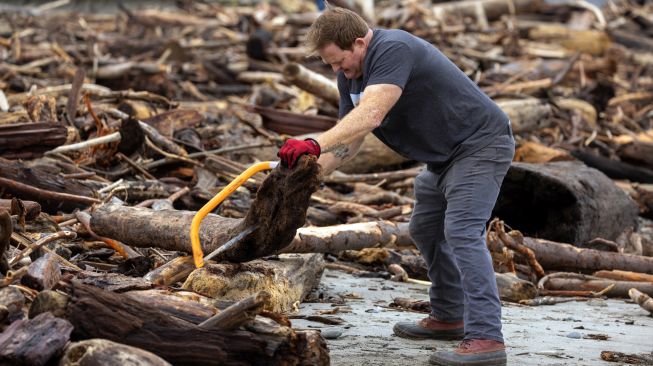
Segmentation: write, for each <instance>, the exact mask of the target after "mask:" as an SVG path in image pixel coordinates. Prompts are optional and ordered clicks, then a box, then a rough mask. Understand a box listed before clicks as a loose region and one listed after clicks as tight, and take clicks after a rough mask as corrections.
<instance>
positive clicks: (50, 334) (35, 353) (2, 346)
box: [0, 313, 73, 365]
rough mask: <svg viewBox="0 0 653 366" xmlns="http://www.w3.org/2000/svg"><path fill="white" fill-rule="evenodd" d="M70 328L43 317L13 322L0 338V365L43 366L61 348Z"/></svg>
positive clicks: (62, 321)
mask: <svg viewBox="0 0 653 366" xmlns="http://www.w3.org/2000/svg"><path fill="white" fill-rule="evenodd" d="M72 330H73V326H72V325H71V324H70V323H69V322H68V321H66V320H64V319H59V318H55V317H54V316H52V314H49V313H45V314H41V315H39V316H37V317H36V318H34V319H32V320H26V321H24V320H18V321H15V322H13V323H12V324H11V325H10V326H9V328H7V329H6V330H5V331H4V332H3V333H2V334H0V364H3V365H45V364H46V363H47V362H48V361H49V360H50V359H51V358H52V357H53V356H55V355H56V354H58V353H60V352H61V350H62V349H63V348H64V346H65V345H66V343H67V342H68V339H69V338H70V332H71V331H72Z"/></svg>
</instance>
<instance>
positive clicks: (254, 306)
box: [199, 291, 270, 330]
mask: <svg viewBox="0 0 653 366" xmlns="http://www.w3.org/2000/svg"><path fill="white" fill-rule="evenodd" d="M269 300H270V294H269V293H267V292H265V291H259V292H258V293H257V294H255V295H253V296H249V297H246V298H244V299H242V300H240V301H238V302H236V303H235V304H233V305H231V306H229V307H228V308H226V309H224V310H223V311H221V312H219V313H218V314H216V315H214V316H212V317H210V318H209V319H206V320H205V321H203V322H202V323H201V324H200V325H199V326H200V327H202V328H206V329H224V330H233V329H236V328H238V327H240V326H241V325H243V324H244V323H247V322H250V321H252V320H254V318H255V317H256V315H257V314H258V313H260V312H261V311H262V310H263V307H264V306H265V305H266V303H267V302H268V301H269Z"/></svg>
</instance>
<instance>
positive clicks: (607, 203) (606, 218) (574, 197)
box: [493, 161, 637, 245]
mask: <svg viewBox="0 0 653 366" xmlns="http://www.w3.org/2000/svg"><path fill="white" fill-rule="evenodd" d="M493 215H494V216H497V217H500V218H501V219H502V220H504V221H505V222H506V224H508V225H509V226H511V227H515V228H519V230H520V231H521V232H523V233H524V234H525V235H527V236H531V237H538V238H545V239H548V240H554V241H559V242H564V243H571V244H574V245H580V244H583V243H586V242H588V241H590V240H592V239H594V238H597V237H601V238H604V239H609V240H614V239H615V238H617V236H618V235H619V234H621V233H622V232H623V231H624V230H625V229H627V228H632V227H635V226H636V219H637V206H636V205H635V203H634V202H633V201H632V200H631V199H630V197H628V195H627V194H626V193H624V192H623V191H622V190H621V189H619V188H618V187H617V186H616V185H615V184H614V182H613V181H612V180H611V179H609V178H608V177H606V176H605V175H603V174H602V173H601V172H599V171H598V170H596V169H592V168H589V167H586V166H585V165H584V164H582V163H579V162H571V161H563V162H552V163H545V164H528V163H513V164H512V166H511V167H510V169H509V170H508V173H507V175H506V177H505V178H504V180H503V185H502V186H501V192H500V193H499V197H498V199H497V203H496V205H495V207H494V211H493Z"/></svg>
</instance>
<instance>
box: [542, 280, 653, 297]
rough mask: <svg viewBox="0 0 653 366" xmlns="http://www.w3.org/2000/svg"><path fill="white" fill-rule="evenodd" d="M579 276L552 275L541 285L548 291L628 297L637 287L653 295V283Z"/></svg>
mask: <svg viewBox="0 0 653 366" xmlns="http://www.w3.org/2000/svg"><path fill="white" fill-rule="evenodd" d="M574 277H578V278H565V277H552V278H549V279H547V280H546V281H545V282H544V283H543V285H542V286H541V287H542V289H543V290H547V291H592V292H595V293H598V292H602V291H605V292H604V295H605V296H609V297H622V298H627V297H628V291H629V290H630V289H633V288H635V289H637V290H639V291H641V292H643V293H645V294H647V295H649V296H653V283H648V282H639V281H616V280H608V279H602V278H598V277H594V276H582V277H580V276H574Z"/></svg>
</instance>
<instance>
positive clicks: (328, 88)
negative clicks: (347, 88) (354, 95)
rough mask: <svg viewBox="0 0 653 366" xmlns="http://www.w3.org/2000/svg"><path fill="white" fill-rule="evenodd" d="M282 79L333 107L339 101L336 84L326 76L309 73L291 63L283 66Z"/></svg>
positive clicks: (298, 65) (307, 70) (302, 67)
mask: <svg viewBox="0 0 653 366" xmlns="http://www.w3.org/2000/svg"><path fill="white" fill-rule="evenodd" d="M283 77H284V78H285V79H286V81H288V82H290V83H292V84H294V85H295V86H297V87H298V88H300V89H303V90H306V91H307V92H309V93H311V94H314V95H316V96H318V97H320V98H322V99H324V100H327V101H328V102H330V103H333V104H334V105H338V102H339V101H340V93H339V92H338V86H337V85H336V83H335V82H334V81H333V80H331V79H329V78H327V77H326V76H324V75H322V74H319V73H316V72H314V71H311V70H309V69H307V68H305V67H304V66H302V65H300V64H297V63H294V62H291V63H288V64H286V65H285V66H284V68H283Z"/></svg>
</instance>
